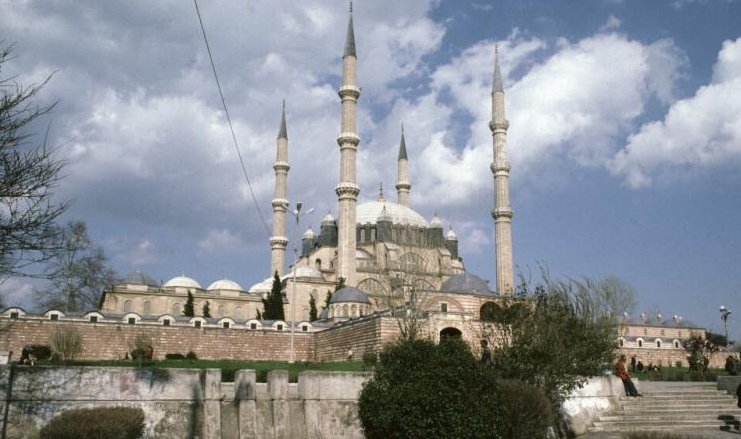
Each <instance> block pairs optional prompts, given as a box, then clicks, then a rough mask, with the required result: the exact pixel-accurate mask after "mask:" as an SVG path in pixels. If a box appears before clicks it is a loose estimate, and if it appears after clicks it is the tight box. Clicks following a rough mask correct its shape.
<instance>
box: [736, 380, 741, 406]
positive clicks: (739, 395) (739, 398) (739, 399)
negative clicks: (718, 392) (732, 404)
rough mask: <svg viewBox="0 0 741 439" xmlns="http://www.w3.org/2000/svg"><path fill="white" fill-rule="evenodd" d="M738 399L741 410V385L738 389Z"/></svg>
mask: <svg viewBox="0 0 741 439" xmlns="http://www.w3.org/2000/svg"><path fill="white" fill-rule="evenodd" d="M736 398H738V403H737V404H738V408H740V409H741V384H739V385H738V387H736Z"/></svg>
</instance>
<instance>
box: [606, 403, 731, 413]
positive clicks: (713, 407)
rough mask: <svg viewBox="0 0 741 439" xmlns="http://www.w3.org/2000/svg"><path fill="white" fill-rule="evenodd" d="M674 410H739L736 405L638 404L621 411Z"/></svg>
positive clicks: (622, 408) (623, 407) (626, 406)
mask: <svg viewBox="0 0 741 439" xmlns="http://www.w3.org/2000/svg"><path fill="white" fill-rule="evenodd" d="M668 408H670V409H673V410H698V409H702V410H725V411H727V410H734V409H737V408H738V407H736V405H735V404H672V405H663V406H656V405H638V404H628V405H623V406H622V407H621V408H620V410H621V411H622V412H630V411H646V410H665V409H668Z"/></svg>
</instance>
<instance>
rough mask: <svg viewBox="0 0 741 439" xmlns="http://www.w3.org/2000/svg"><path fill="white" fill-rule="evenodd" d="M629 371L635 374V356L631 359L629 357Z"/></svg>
mask: <svg viewBox="0 0 741 439" xmlns="http://www.w3.org/2000/svg"><path fill="white" fill-rule="evenodd" d="M630 371H631V372H633V373H636V356H635V354H633V356H632V357H630Z"/></svg>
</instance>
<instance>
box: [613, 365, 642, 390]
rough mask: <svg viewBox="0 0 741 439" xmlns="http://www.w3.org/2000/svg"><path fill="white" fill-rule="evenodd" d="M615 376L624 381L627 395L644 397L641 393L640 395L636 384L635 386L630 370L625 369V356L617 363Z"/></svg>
mask: <svg viewBox="0 0 741 439" xmlns="http://www.w3.org/2000/svg"><path fill="white" fill-rule="evenodd" d="M615 375H617V376H618V378H620V379H621V380H623V387H625V394H626V395H628V396H633V397H636V396H643V395H642V394H641V393H638V390H637V389H636V386H635V384H633V380H631V379H630V374H628V370H627V369H626V368H625V355H621V356H620V359H619V360H618V362H617V363H615Z"/></svg>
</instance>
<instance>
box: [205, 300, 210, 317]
mask: <svg viewBox="0 0 741 439" xmlns="http://www.w3.org/2000/svg"><path fill="white" fill-rule="evenodd" d="M203 317H211V305H209V303H208V302H206V303H204V304H203Z"/></svg>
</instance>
